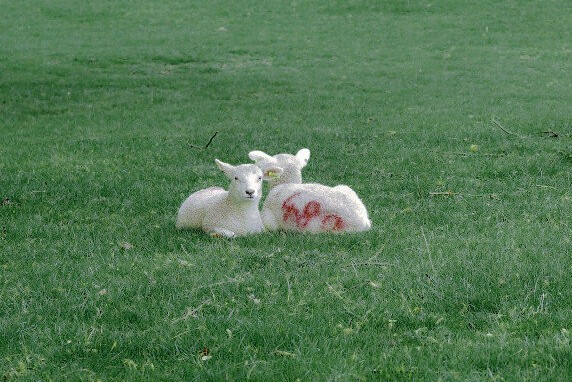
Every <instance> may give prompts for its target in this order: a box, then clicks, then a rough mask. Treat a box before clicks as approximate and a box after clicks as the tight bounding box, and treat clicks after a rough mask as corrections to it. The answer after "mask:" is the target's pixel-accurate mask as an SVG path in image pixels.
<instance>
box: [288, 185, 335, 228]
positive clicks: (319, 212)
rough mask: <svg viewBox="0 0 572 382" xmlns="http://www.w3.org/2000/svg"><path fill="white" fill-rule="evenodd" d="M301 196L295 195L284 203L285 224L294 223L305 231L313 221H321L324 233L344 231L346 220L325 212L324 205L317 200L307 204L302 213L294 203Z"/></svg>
mask: <svg viewBox="0 0 572 382" xmlns="http://www.w3.org/2000/svg"><path fill="white" fill-rule="evenodd" d="M300 194H301V193H300V192H298V193H296V194H293V195H291V196H290V197H288V198H287V199H286V200H284V202H283V203H282V220H284V222H292V223H294V224H295V225H296V226H297V227H298V228H300V229H302V230H303V229H305V228H306V227H307V226H308V224H309V223H310V222H311V221H312V220H314V219H319V220H321V229H322V231H341V230H343V229H344V227H345V223H344V220H343V219H342V218H341V217H340V216H338V215H335V214H327V213H326V212H325V211H323V209H322V205H321V204H320V203H319V202H317V201H315V200H311V201H309V202H308V203H306V205H305V206H304V208H303V210H302V211H300V209H299V208H298V207H297V206H296V204H295V203H294V202H293V200H294V199H295V198H296V197H298V196H300Z"/></svg>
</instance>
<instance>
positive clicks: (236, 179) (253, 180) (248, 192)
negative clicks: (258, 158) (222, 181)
mask: <svg viewBox="0 0 572 382" xmlns="http://www.w3.org/2000/svg"><path fill="white" fill-rule="evenodd" d="M229 178H231V186H230V188H229V192H230V194H231V195H232V196H233V197H234V198H235V199H238V200H244V201H252V202H256V203H258V201H259V200H260V197H261V196H262V170H261V169H260V168H258V166H256V165H253V164H242V165H240V166H236V167H235V168H234V171H233V172H232V176H231V177H229Z"/></svg>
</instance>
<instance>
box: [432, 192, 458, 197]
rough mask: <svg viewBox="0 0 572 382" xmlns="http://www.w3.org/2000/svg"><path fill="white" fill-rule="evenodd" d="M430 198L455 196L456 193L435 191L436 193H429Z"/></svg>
mask: <svg viewBox="0 0 572 382" xmlns="http://www.w3.org/2000/svg"><path fill="white" fill-rule="evenodd" d="M429 195H430V196H455V195H456V193H454V192H453V191H437V192H430V193H429Z"/></svg>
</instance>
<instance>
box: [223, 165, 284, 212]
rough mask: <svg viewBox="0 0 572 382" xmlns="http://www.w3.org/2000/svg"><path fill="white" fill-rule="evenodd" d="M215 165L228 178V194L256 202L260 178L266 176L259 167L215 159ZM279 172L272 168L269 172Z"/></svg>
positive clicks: (259, 190) (245, 200)
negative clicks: (236, 164) (237, 164)
mask: <svg viewBox="0 0 572 382" xmlns="http://www.w3.org/2000/svg"><path fill="white" fill-rule="evenodd" d="M215 163H216V165H217V167H218V168H219V169H220V170H221V171H222V172H224V174H225V175H226V176H227V178H229V179H230V187H229V188H228V192H229V194H230V196H231V197H232V198H233V199H235V200H237V201H243V202H254V203H258V202H259V201H260V197H261V196H262V180H267V178H266V177H265V176H264V174H263V173H262V170H261V169H260V167H258V166H257V165H254V164H241V165H239V166H233V165H230V164H228V163H225V162H222V161H220V160H218V159H215ZM272 171H275V172H277V173H280V172H281V170H280V169H277V168H272V169H271V170H270V172H272Z"/></svg>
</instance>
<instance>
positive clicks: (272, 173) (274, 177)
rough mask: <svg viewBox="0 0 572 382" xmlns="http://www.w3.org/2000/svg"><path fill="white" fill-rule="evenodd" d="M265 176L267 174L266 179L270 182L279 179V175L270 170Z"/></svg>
mask: <svg viewBox="0 0 572 382" xmlns="http://www.w3.org/2000/svg"><path fill="white" fill-rule="evenodd" d="M267 174H268V177H269V178H270V179H272V180H276V179H278V178H279V175H278V174H277V173H276V171H272V170H270V171H268V173H267Z"/></svg>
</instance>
